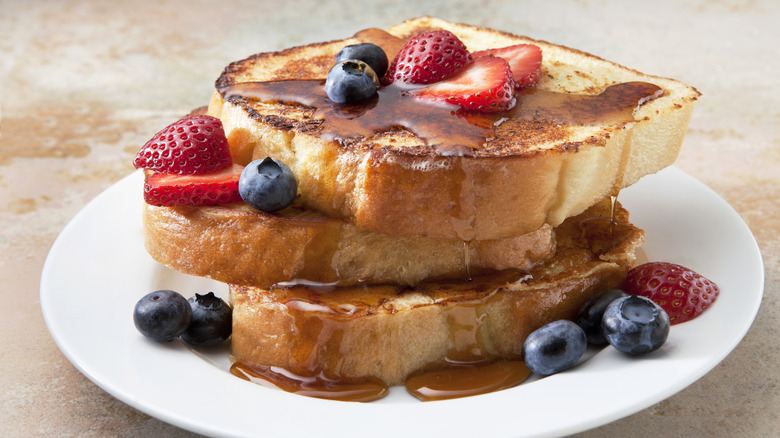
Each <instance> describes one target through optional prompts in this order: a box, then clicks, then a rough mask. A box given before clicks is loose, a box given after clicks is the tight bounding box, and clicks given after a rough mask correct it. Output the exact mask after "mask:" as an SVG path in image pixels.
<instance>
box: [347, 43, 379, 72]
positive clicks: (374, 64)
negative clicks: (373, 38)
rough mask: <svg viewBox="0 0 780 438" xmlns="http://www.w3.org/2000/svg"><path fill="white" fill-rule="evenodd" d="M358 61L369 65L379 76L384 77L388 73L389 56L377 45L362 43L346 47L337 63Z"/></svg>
mask: <svg viewBox="0 0 780 438" xmlns="http://www.w3.org/2000/svg"><path fill="white" fill-rule="evenodd" d="M348 59H356V60H358V61H363V62H365V63H366V64H368V65H369V66H370V67H371V69H372V70H374V73H376V75H377V76H379V77H382V76H384V74H385V72H386V71H387V66H388V60H387V54H386V53H385V51H384V50H382V48H381V47H379V46H377V45H376V44H371V43H362V44H352V45H351V46H346V47H344V48H343V49H341V51H340V52H339V54H338V55H336V62H341V61H346V60H348Z"/></svg>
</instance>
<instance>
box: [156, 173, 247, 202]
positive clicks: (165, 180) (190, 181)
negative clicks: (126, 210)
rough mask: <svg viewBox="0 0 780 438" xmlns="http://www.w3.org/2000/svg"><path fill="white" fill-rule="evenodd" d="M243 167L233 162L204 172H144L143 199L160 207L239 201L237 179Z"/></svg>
mask: <svg viewBox="0 0 780 438" xmlns="http://www.w3.org/2000/svg"><path fill="white" fill-rule="evenodd" d="M243 169H244V168H243V167H242V166H240V165H238V164H234V165H232V166H230V167H228V168H227V169H225V170H222V171H219V172H216V173H210V174H207V175H172V174H167V173H159V172H158V173H153V174H150V175H147V176H146V182H145V183H144V200H145V201H146V203H147V204H150V205H156V206H160V207H173V206H177V205H189V206H204V205H225V204H232V203H235V202H241V196H240V195H239V193H238V180H239V178H240V176H241V171H242V170H243Z"/></svg>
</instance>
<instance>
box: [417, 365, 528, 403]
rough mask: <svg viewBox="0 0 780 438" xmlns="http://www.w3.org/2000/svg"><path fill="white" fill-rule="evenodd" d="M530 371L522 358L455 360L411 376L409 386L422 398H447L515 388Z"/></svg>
mask: <svg viewBox="0 0 780 438" xmlns="http://www.w3.org/2000/svg"><path fill="white" fill-rule="evenodd" d="M530 374H531V370H529V369H528V367H527V366H526V365H525V363H524V362H523V361H520V360H497V361H493V362H487V363H482V362H477V363H462V364H457V363H453V364H451V365H450V366H448V367H445V368H440V369H436V370H433V371H425V372H422V373H419V374H415V375H413V376H411V377H409V378H408V379H407V380H406V390H407V391H409V393H410V394H412V395H413V396H415V397H417V398H418V399H420V400H422V401H435V400H447V399H452V398H460V397H470V396H474V395H480V394H487V393H489V392H493V391H500V390H502V389H507V388H512V387H514V386H517V385H519V384H520V383H522V382H523V381H524V380H525V379H527V378H528V376H529V375H530Z"/></svg>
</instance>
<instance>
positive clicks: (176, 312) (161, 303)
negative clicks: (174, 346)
mask: <svg viewBox="0 0 780 438" xmlns="http://www.w3.org/2000/svg"><path fill="white" fill-rule="evenodd" d="M191 320H192V308H191V307H190V304H189V303H188V302H187V300H186V299H185V298H184V297H183V296H181V295H180V294H179V293H178V292H174V291H172V290H158V291H155V292H152V293H149V294H147V295H146V296H144V297H143V298H141V299H140V300H138V302H137V303H136V305H135V309H134V310H133V323H134V324H135V327H136V328H137V329H138V331H139V332H141V334H143V335H144V336H146V337H147V338H151V339H154V340H155V341H166V342H168V341H172V340H174V339H176V338H177V337H179V336H180V335H181V334H182V333H184V332H185V331H186V330H187V327H188V326H189V325H190V321H191Z"/></svg>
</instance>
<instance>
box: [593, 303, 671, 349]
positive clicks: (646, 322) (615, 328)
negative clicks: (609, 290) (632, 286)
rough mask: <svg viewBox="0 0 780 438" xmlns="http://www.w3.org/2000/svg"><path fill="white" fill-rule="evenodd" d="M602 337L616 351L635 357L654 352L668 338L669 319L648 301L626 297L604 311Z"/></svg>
mask: <svg viewBox="0 0 780 438" xmlns="http://www.w3.org/2000/svg"><path fill="white" fill-rule="evenodd" d="M601 326H602V328H603V330H604V337H606V338H607V341H609V343H610V344H611V345H612V346H613V347H615V349H617V350H618V351H621V352H623V353H627V354H632V355H637V354H645V353H649V352H651V351H654V350H657V349H658V348H659V347H661V345H663V344H664V342H666V338H667V337H668V336H669V327H670V324H669V316H668V315H667V314H666V312H665V311H664V309H662V308H661V307H660V306H659V305H658V304H656V303H654V302H653V301H652V300H650V299H648V298H645V297H642V296H639V295H629V296H627V297H623V298H618V299H617V300H615V301H613V302H612V303H610V304H609V306H607V308H606V310H604V319H603V320H602V321H601Z"/></svg>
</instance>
